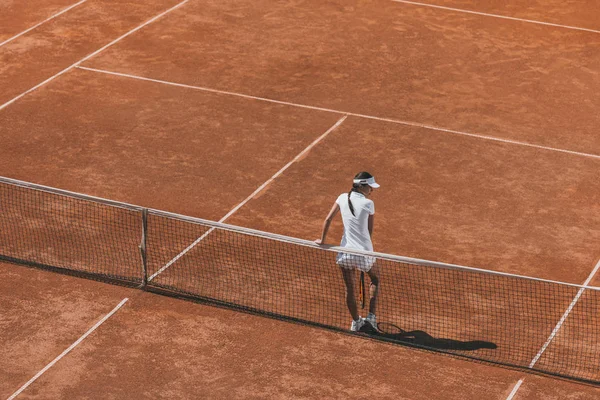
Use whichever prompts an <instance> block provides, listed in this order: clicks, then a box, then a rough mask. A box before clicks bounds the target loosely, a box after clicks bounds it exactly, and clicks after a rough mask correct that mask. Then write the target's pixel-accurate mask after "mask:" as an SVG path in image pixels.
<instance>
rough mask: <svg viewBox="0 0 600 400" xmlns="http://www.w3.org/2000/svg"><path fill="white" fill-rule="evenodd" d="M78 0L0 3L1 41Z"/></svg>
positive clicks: (31, 0) (35, 0) (37, 0)
mask: <svg viewBox="0 0 600 400" xmlns="http://www.w3.org/2000/svg"><path fill="white" fill-rule="evenodd" d="M76 3H78V0H29V1H9V2H2V3H0V27H2V30H1V31H0V43H2V42H4V41H5V40H7V39H9V38H11V37H13V36H16V35H18V34H19V33H21V32H23V31H25V30H27V29H29V28H31V27H32V26H34V25H37V24H39V23H40V22H42V21H44V20H45V19H47V18H50V17H51V16H53V15H54V14H57V13H59V12H61V11H62V10H64V9H66V8H68V7H69V6H71V5H73V4H76Z"/></svg>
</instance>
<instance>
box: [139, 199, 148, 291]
mask: <svg viewBox="0 0 600 400" xmlns="http://www.w3.org/2000/svg"><path fill="white" fill-rule="evenodd" d="M147 237H148V209H147V208H142V241H141V243H140V246H139V248H140V255H141V256H142V285H141V287H142V288H145V287H146V285H148V253H147V251H146V238H147Z"/></svg>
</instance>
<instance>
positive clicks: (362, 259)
mask: <svg viewBox="0 0 600 400" xmlns="http://www.w3.org/2000/svg"><path fill="white" fill-rule="evenodd" d="M378 187H379V184H377V183H376V182H375V178H374V177H373V176H372V175H371V174H369V173H368V172H359V173H358V174H356V176H355V177H354V181H353V184H352V189H351V190H350V192H349V193H343V194H341V195H340V196H339V197H338V198H337V200H336V201H335V204H334V205H333V207H332V208H331V211H329V215H327V218H325V222H324V223H323V231H322V233H321V239H317V240H316V241H315V242H316V243H317V244H323V243H325V238H326V236H327V231H328V230H329V225H330V224H331V221H332V220H333V217H335V215H336V214H337V213H338V212H339V211H341V214H342V222H343V223H344V235H343V236H342V242H341V244H340V246H341V247H346V248H350V249H356V250H366V251H373V243H372V242H371V235H372V234H373V221H374V216H375V204H374V203H373V201H372V200H370V199H369V196H370V195H371V192H372V191H373V189H375V188H378ZM336 262H337V264H338V265H339V266H340V267H341V270H342V275H343V277H344V283H345V284H346V304H347V306H348V310H349V311H350V315H352V324H351V326H350V330H351V331H359V330H360V329H361V328H362V327H363V326H364V325H365V324H370V325H371V327H372V328H373V329H377V320H376V318H375V309H376V306H377V287H378V285H379V271H378V268H377V264H376V263H375V258H373V257H369V256H362V255H355V254H349V253H338V255H337V259H336ZM355 269H358V270H360V271H363V272H366V273H367V274H368V275H369V278H370V279H371V285H370V288H369V293H370V302H369V315H368V316H367V318H362V317H361V316H360V315H359V314H358V308H357V306H356V299H355V297H354V293H355V286H356V285H355V275H356V274H355V272H354V270H355Z"/></svg>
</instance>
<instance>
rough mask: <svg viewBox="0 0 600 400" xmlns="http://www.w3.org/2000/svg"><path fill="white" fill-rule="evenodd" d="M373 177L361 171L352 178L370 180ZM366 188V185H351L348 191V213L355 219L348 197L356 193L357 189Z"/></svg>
mask: <svg viewBox="0 0 600 400" xmlns="http://www.w3.org/2000/svg"><path fill="white" fill-rule="evenodd" d="M372 177H373V175H371V174H370V173H368V172H366V171H362V172H359V173H358V174H356V175H355V176H354V179H369V178H372ZM365 186H368V185H367V184H366V183H354V182H353V183H352V189H350V191H349V192H348V207H350V212H351V213H352V215H354V216H355V217H356V214H354V206H353V205H352V202H351V201H350V195H351V194H352V192H358V189H360V188H361V187H365Z"/></svg>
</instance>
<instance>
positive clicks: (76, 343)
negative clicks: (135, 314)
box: [8, 298, 129, 400]
mask: <svg viewBox="0 0 600 400" xmlns="http://www.w3.org/2000/svg"><path fill="white" fill-rule="evenodd" d="M127 300H129V299H128V298H125V299H123V300H121V302H120V303H119V304H117V306H116V307H115V308H113V309H112V311H111V312H109V313H108V314H106V315H105V316H104V317H103V318H102V319H101V320H100V321H98V322H96V325H94V326H92V327H91V328H90V329H89V330H88V331H87V332H86V333H84V334H83V336H81V337H80V338H79V339H77V341H75V343H73V344H72V345H70V346H69V347H68V348H67V349H66V350H65V351H63V352H62V353H61V354H60V355H59V356H58V357H56V358H55V359H54V360H52V361H51V362H50V363H49V364H48V365H46V366H45V367H44V368H43V369H42V370H41V371H40V372H38V373H37V374H35V376H34V377H33V378H31V379H30V380H29V381H27V383H26V384H24V385H23V386H21V388H20V389H19V390H17V391H16V392H14V393H13V394H12V396H10V397H9V398H8V400H13V399H14V398H15V397H17V396H18V395H19V394H21V392H23V390H25V389H27V387H28V386H29V385H31V384H32V383H33V382H35V380H36V379H37V378H39V377H40V376H42V374H43V373H44V372H46V371H47V370H48V369H50V368H51V367H52V366H53V365H54V364H56V363H57V362H58V361H59V360H60V359H61V358H63V357H64V356H66V355H67V354H68V353H69V352H70V351H71V350H73V349H74V348H75V347H76V346H77V345H78V344H79V343H81V342H82V341H83V340H84V339H85V338H86V337H88V336H89V335H90V334H91V333H92V332H94V331H95V330H96V329H97V328H98V327H99V326H100V325H102V324H103V323H104V322H105V321H106V320H107V319H109V318H110V317H111V316H112V315H113V314H114V313H116V312H117V311H118V310H119V309H120V308H121V307H123V305H124V304H125V303H126V302H127Z"/></svg>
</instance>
